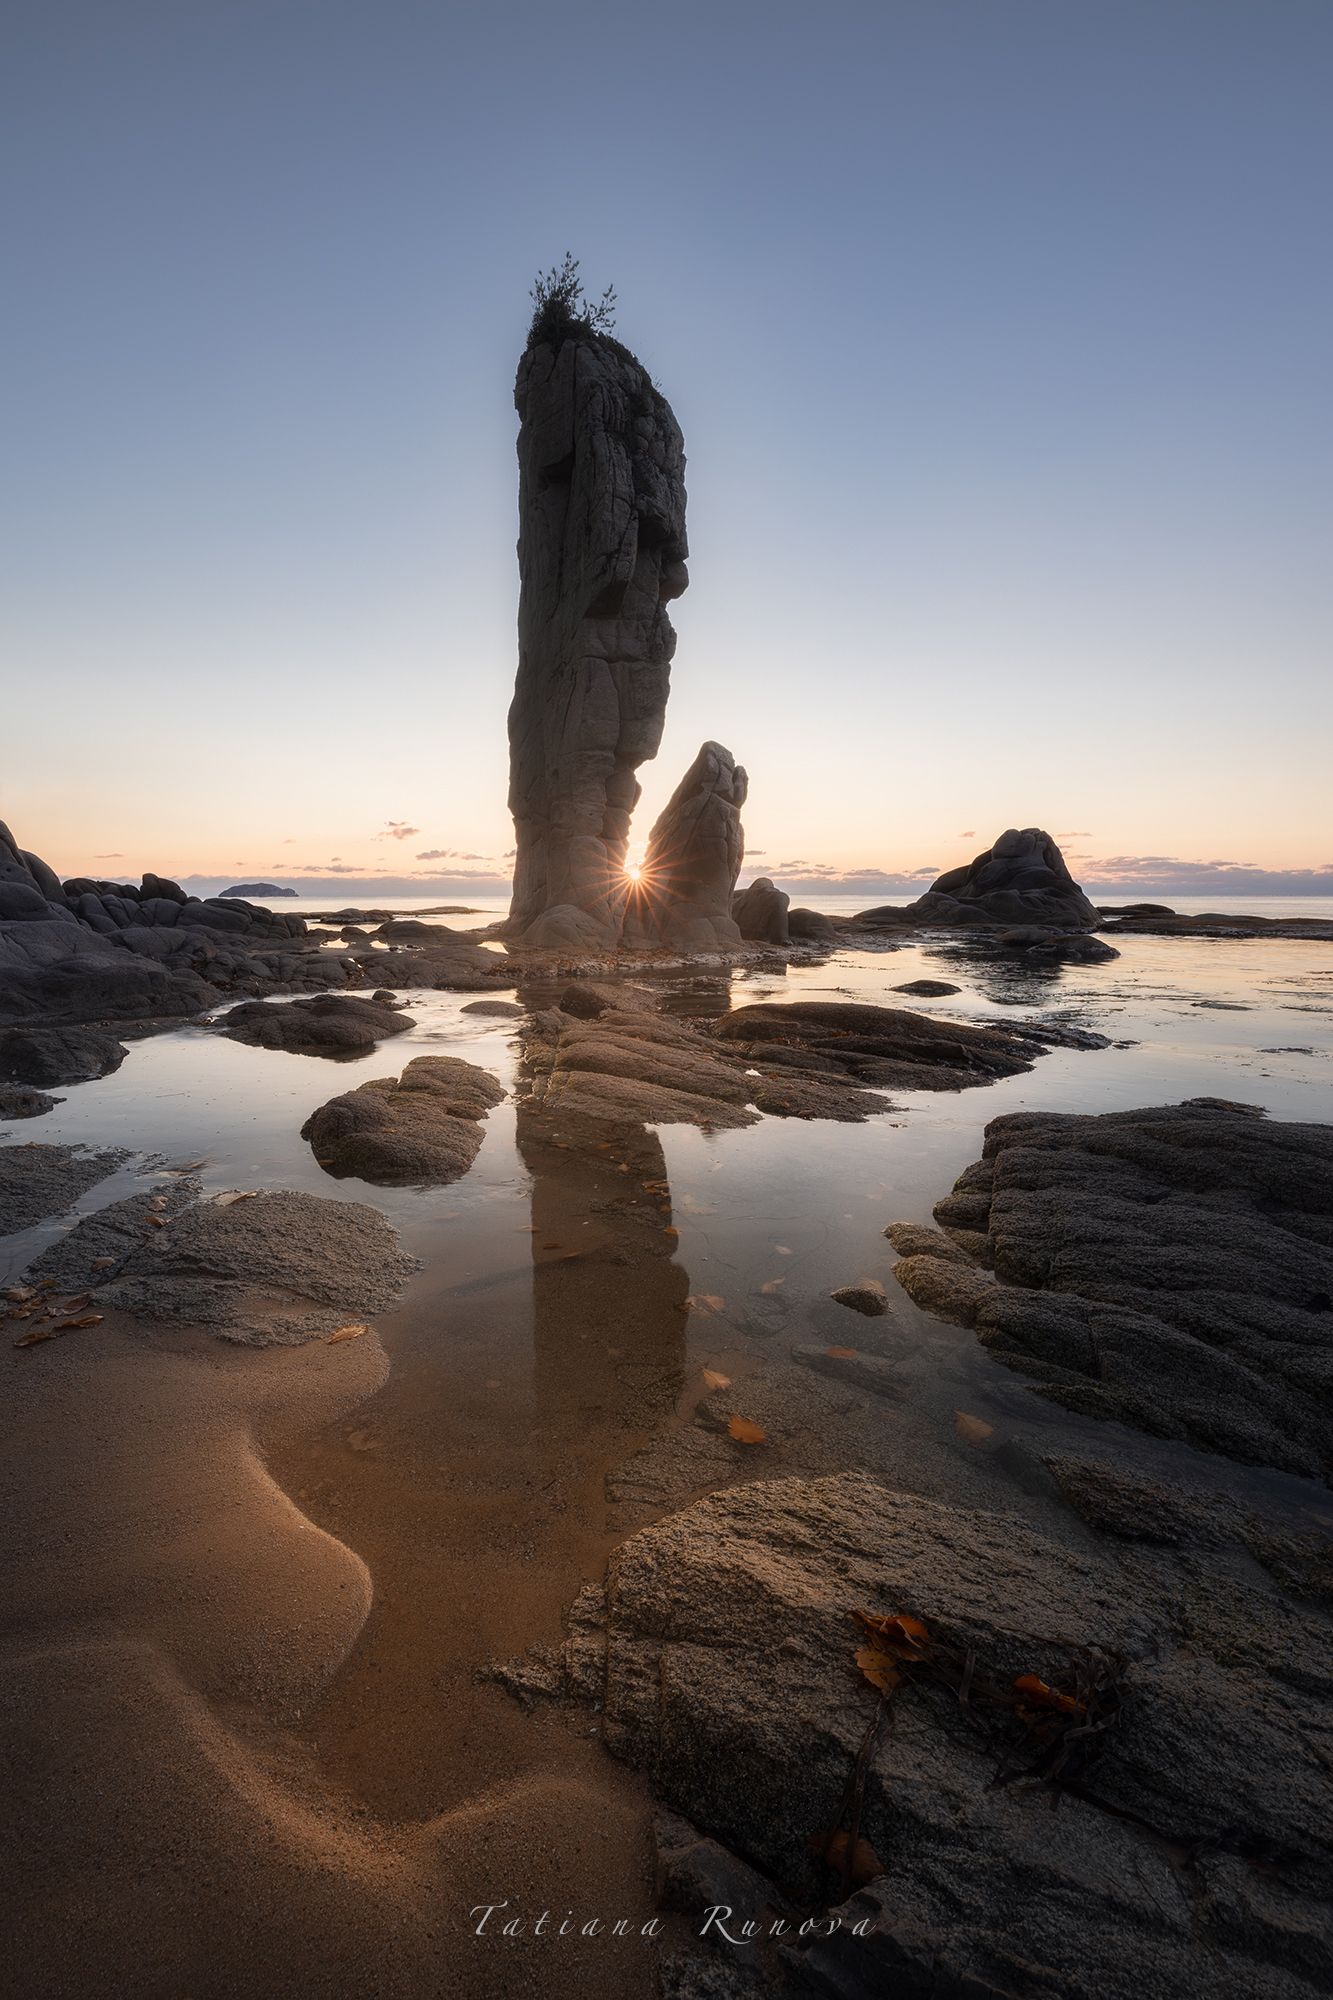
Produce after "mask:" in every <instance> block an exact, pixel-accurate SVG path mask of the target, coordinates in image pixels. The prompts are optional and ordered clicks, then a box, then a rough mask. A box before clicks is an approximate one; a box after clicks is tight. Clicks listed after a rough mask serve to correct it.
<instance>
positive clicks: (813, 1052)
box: [714, 1000, 1108, 1110]
mask: <svg viewBox="0 0 1333 2000" xmlns="http://www.w3.org/2000/svg"><path fill="white" fill-rule="evenodd" d="M714 1033H715V1035H716V1036H717V1038H718V1039H719V1040H720V1041H722V1042H725V1043H727V1044H728V1045H730V1046H731V1047H733V1048H734V1049H735V1050H736V1052H737V1054H738V1055H741V1056H742V1058H743V1060H745V1061H746V1062H748V1063H751V1064H754V1065H757V1066H759V1067H760V1068H771V1069H772V1070H773V1071H775V1072H783V1073H787V1074H789V1075H790V1076H791V1077H792V1080H793V1082H795V1081H796V1080H797V1079H798V1078H803V1077H806V1078H811V1079H818V1078H823V1079H826V1080H828V1081H829V1082H832V1081H834V1080H837V1081H840V1082H843V1083H846V1082H849V1081H850V1082H852V1083H854V1084H855V1085H856V1086H858V1087H860V1088H865V1089H881V1090H883V1089H888V1090H967V1089H969V1088H971V1087H972V1086H973V1085H975V1084H985V1083H993V1082H995V1081H996V1079H997V1078H999V1077H1004V1076H1016V1075H1018V1073H1019V1072H1020V1071H1021V1070H1026V1069H1031V1068H1032V1066H1033V1063H1034V1061H1035V1059H1036V1057H1037V1056H1039V1055H1041V1054H1043V1053H1044V1052H1045V1050H1046V1049H1048V1048H1051V1047H1054V1046H1059V1045H1063V1046H1066V1047H1075V1048H1092V1049H1102V1048H1106V1047H1107V1046H1108V1044H1107V1040H1106V1037H1105V1036H1104V1035H1095V1034H1091V1033H1088V1032H1086V1031H1082V1030H1077V1029H1075V1030H1072V1031H1071V1030H1069V1029H1067V1028H1064V1027H1061V1026H1060V1025H1059V1024H1057V1023H1054V1022H1045V1021H1039V1022H1020V1021H1004V1022H999V1021H996V1022H985V1023H973V1022H966V1021H943V1020H940V1019H939V1018H938V1017H937V1016H934V1015H929V1014H915V1013H912V1012H911V1011H910V1010H909V1009H908V1008H906V1007H868V1006H862V1005H860V1004H859V1003H856V1002H853V1001H848V1000H796V1001H789V1002H785V1003H784V1002H781V1001H761V1002H760V1003H759V1004H758V1005H757V1006H753V1007H736V1008H733V1010H732V1011H731V1013H730V1014H724V1015H723V1016H722V1018H721V1020H720V1021H718V1023H717V1025H716V1027H715V1029H714ZM764 1109H765V1110H770V1109H776V1106H773V1105H765V1106H764Z"/></svg>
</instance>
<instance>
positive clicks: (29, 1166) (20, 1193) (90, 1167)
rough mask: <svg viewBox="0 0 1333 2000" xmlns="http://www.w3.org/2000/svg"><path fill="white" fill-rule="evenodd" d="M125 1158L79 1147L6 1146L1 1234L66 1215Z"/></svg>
mask: <svg viewBox="0 0 1333 2000" xmlns="http://www.w3.org/2000/svg"><path fill="white" fill-rule="evenodd" d="M125 1157H126V1155H125V1154H124V1153H123V1152H121V1151H120V1150H118V1149H115V1148H104V1149H102V1150H101V1151H99V1152H95V1153H88V1152H83V1151H82V1150H80V1149H79V1148H77V1147H74V1146H41V1145H28V1146H0V1236H12V1235H13V1234H14V1233H15V1232H16V1231H17V1230H20V1229H30V1228H31V1227H32V1225H33V1224H34V1223H36V1222H44V1221H45V1220H46V1218H47V1217H48V1216H54V1215H63V1214H64V1213H65V1211H66V1209H68V1208H71V1207H73V1205H74V1203H75V1202H76V1201H77V1200H78V1198H79V1196H80V1195H81V1194H85V1193H86V1192H87V1190H88V1189H89V1188H91V1187H96V1185H97V1183H98V1181H100V1180H105V1179H106V1176H107V1175H108V1174H109V1173H111V1172H112V1171H113V1169H114V1168H116V1167H118V1166H119V1165H120V1163H121V1161H122V1160H123V1159H125Z"/></svg>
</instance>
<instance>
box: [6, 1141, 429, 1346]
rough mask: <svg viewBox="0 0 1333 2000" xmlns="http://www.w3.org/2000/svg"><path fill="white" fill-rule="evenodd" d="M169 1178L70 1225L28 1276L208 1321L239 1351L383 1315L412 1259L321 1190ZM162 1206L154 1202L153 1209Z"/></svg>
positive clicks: (362, 1209)
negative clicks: (246, 1188) (205, 1190)
mask: <svg viewBox="0 0 1333 2000" xmlns="http://www.w3.org/2000/svg"><path fill="white" fill-rule="evenodd" d="M197 1192H198V1190H197V1186H196V1185H195V1184H194V1183H192V1182H188V1181H186V1182H181V1183H178V1184H177V1185H176V1186H175V1187H174V1188H173V1189H171V1190H170V1191H169V1192H167V1193H166V1194H164V1195H152V1194H149V1193H145V1194H138V1195H132V1196H131V1197H130V1198H129V1200H128V1201H121V1202H116V1203H114V1204H113V1205H112V1206H111V1207H109V1208H105V1209H102V1210H100V1211H99V1212H98V1213H97V1214H95V1215H91V1216H88V1217H87V1218H85V1220H84V1221H82V1222H80V1223H78V1224H77V1225H76V1226H75V1228H74V1229H72V1230H71V1231H70V1232H69V1234H68V1235H67V1236H65V1237H63V1238H62V1239H61V1241H60V1242H59V1243H57V1244H54V1245H53V1246H52V1247H51V1249H50V1250H48V1251H46V1252H45V1253H44V1254H43V1255H42V1256H41V1257H39V1258H38V1260H37V1261H36V1263H35V1264H34V1265H33V1266H32V1267H31V1270H30V1272H29V1274H28V1275H29V1277H30V1278H32V1279H41V1278H50V1279H51V1280H53V1281H54V1282H55V1283H56V1284H57V1285H58V1286H60V1287H61V1289H63V1290H66V1291H74V1290H78V1289H82V1288H85V1287H87V1288H90V1289H92V1290H93V1294H94V1303H95V1304H96V1305H97V1306H98V1307H99V1308H107V1307H112V1308H115V1309H117V1310H119V1311H122V1312H126V1313H130V1314H132V1315H133V1316H134V1318H136V1319H141V1320H155V1321H172V1322H176V1323H179V1324H183V1325H198V1326H206V1327H209V1328H211V1330H212V1331H213V1332H215V1333H218V1334H221V1335H222V1336H223V1337H224V1338H225V1339H227V1340H234V1341H239V1342H241V1343H242V1344H244V1345H246V1346H254V1347H274V1346H292V1345H295V1344H297V1343H299V1342H301V1341H304V1340H310V1339H313V1338H315V1337H316V1336H317V1335H320V1334H323V1335H328V1334H330V1333H333V1332H335V1331H337V1330H338V1329H339V1328H340V1327H341V1326H343V1325H345V1324H347V1323H348V1322H352V1323H356V1322H359V1321H362V1320H364V1319H365V1318H367V1317H369V1316H370V1315H373V1314H376V1313H381V1312H384V1311H386V1310H387V1309H388V1307H389V1306H391V1305H392V1304H393V1303H394V1301H395V1300H396V1299H397V1297H398V1295H399V1293H400V1292H401V1290H402V1288H403V1286H404V1284H405V1283H406V1281H407V1278H408V1276H409V1275H410V1273H411V1272H412V1271H413V1270H414V1269H415V1262H414V1260H413V1259H412V1258H410V1257H406V1256H404V1255H403V1254H402V1253H401V1251H400V1250H399V1248H398V1237H397V1233H396V1231H395V1230H393V1229H392V1228H391V1227H390V1225H389V1223H388V1222H386V1221H385V1219H384V1217H383V1216H382V1215H381V1214H380V1213H379V1211H378V1210H377V1209H374V1208H367V1207H366V1206H365V1205H364V1204H363V1203H361V1202H346V1201H330V1200H327V1199H325V1198H323V1197H321V1196H319V1195H311V1194H290V1193H286V1192H278V1193H256V1194H250V1193H245V1192H242V1193H240V1194H232V1195H221V1196H216V1197H214V1198H212V1199H210V1200H207V1201H199V1200H196V1199H195V1196H196V1194H197ZM155 1203H160V1204H161V1206H155V1205H154V1204H155Z"/></svg>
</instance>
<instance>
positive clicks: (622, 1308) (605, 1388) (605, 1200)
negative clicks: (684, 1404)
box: [517, 1106, 689, 1447]
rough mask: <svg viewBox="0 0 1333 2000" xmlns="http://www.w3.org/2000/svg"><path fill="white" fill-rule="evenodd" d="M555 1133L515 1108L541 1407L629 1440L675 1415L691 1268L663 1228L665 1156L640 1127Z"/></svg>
mask: <svg viewBox="0 0 1333 2000" xmlns="http://www.w3.org/2000/svg"><path fill="white" fill-rule="evenodd" d="M558 1138H559V1120H558V1119H553V1118H551V1117H548V1115H547V1114H546V1113H545V1112H544V1111H541V1110H536V1109H532V1108H524V1107H522V1106H520V1108H519V1113H518V1131H517V1139H518V1150H519V1154H520V1156H521V1157H522V1160H523V1164H524V1165H525V1167H526V1168H527V1170H528V1172H529V1173H530V1174H531V1176H532V1223H533V1235H532V1259H533V1273H532V1293H533V1351H534V1385H533V1386H534V1392H535V1397H536V1406H537V1409H538V1411H539V1412H546V1413H549V1414H550V1415H552V1416H560V1417H563V1418H565V1419H566V1420H568V1419H570V1418H574V1419H577V1421H578V1422H579V1424H580V1425H585V1426H588V1425H590V1426H593V1427H595V1428H598V1429H600V1428H602V1427H605V1428H606V1429H608V1430H609V1431H612V1432H615V1433H618V1434H619V1436H618V1442H623V1443H624V1444H625V1445H626V1447H628V1443H629V1440H628V1439H626V1438H625V1433H626V1432H634V1431H638V1430H647V1429H649V1428H651V1427H652V1426H653V1425H654V1424H657V1423H660V1422H661V1421H662V1420H663V1419H664V1418H665V1417H666V1416H668V1415H669V1414H670V1412H671V1410H672V1409H673V1408H674V1406H675V1402H676V1398H677V1396H678V1395H679V1393H680V1388H681V1381H682V1370H683V1367H684V1356H685V1326H686V1318H687V1315H686V1314H685V1312H684V1311H683V1310H682V1308H683V1306H684V1303H685V1299H686V1297H687V1295H688V1293H689V1276H688V1274H687V1272H686V1271H685V1270H684V1268H683V1266H681V1265H680V1264H678V1263H676V1262H675V1261H674V1258H675V1252H676V1247H677V1245H676V1239H675V1237H674V1236H668V1235H667V1234H666V1230H667V1228H668V1226H669V1224H670V1221H671V1203H670V1197H669V1194H668V1190H667V1181H666V1162H665V1158H664V1156H663V1153H662V1146H661V1142H660V1140H659V1139H658V1137H657V1135H656V1133H652V1132H649V1131H647V1130H646V1128H645V1127H644V1126H642V1125H637V1124H626V1125H618V1124H613V1123H608V1124H607V1126H606V1128H605V1132H604V1136H603V1142H599V1145H598V1146H597V1147H593V1146H590V1145H588V1144H586V1143H583V1144H580V1145H578V1146H573V1145H567V1144H565V1145H562V1144H560V1143H558ZM603 1143H604V1145H605V1150H602V1149H601V1145H602V1144H603ZM622 1166H625V1167H627V1168H628V1172H621V1168H622ZM585 1224H586V1225H587V1226H586V1227H585Z"/></svg>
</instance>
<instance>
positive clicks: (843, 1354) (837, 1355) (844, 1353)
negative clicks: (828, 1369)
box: [824, 1347, 856, 1361]
mask: <svg viewBox="0 0 1333 2000" xmlns="http://www.w3.org/2000/svg"><path fill="white" fill-rule="evenodd" d="M824 1352H825V1354H827V1356H828V1358H829V1360H830V1361H855V1359H856V1349H855V1348H854V1347H826V1348H825V1349H824Z"/></svg>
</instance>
